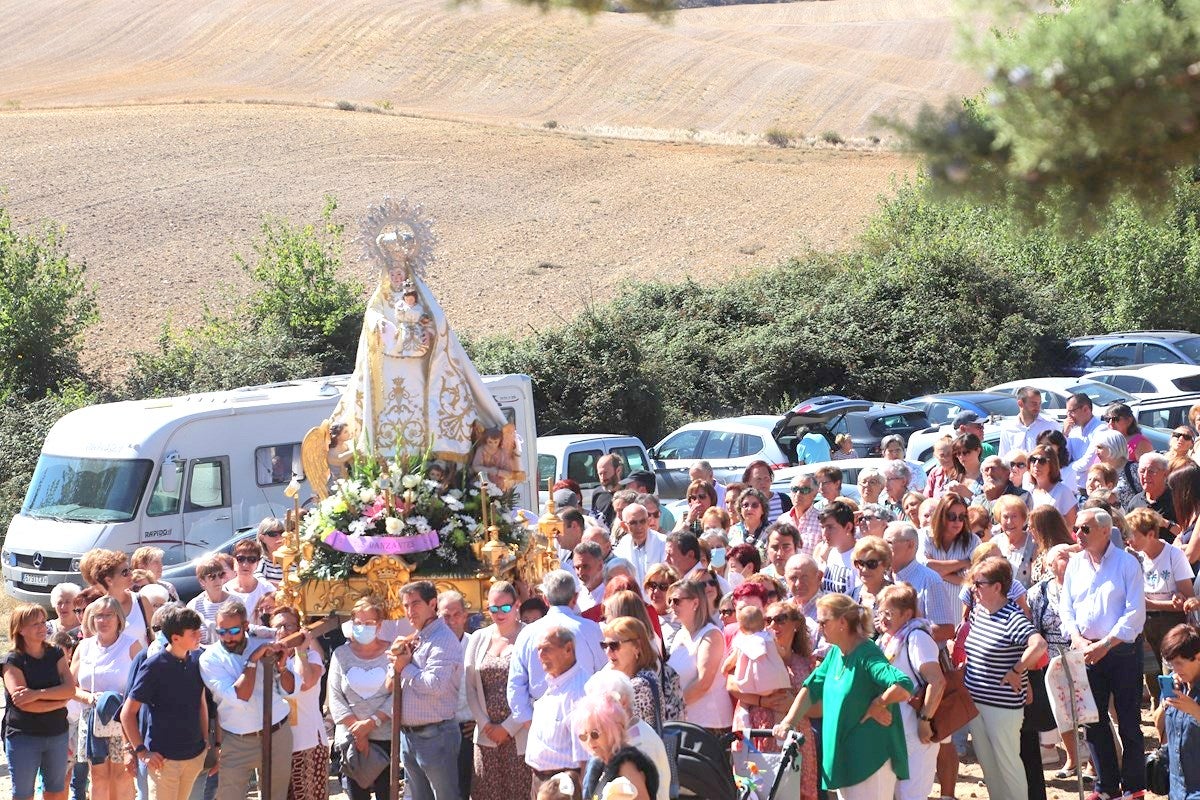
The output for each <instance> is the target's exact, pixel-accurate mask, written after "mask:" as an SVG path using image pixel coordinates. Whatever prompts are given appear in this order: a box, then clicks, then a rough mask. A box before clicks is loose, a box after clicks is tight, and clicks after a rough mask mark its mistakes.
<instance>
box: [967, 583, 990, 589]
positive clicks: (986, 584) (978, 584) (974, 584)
mask: <svg viewBox="0 0 1200 800" xmlns="http://www.w3.org/2000/svg"><path fill="white" fill-rule="evenodd" d="M993 583H995V581H971V585H972V586H974V587H975V588H976V589H978V588H979V587H980V586H989V585H991V584H993Z"/></svg>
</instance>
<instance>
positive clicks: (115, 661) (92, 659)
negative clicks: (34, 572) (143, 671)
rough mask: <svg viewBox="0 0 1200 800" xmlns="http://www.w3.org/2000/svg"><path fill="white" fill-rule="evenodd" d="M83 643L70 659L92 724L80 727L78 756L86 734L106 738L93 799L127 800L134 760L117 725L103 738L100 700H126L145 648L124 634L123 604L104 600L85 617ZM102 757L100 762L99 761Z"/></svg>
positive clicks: (85, 746)
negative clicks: (110, 696) (114, 697)
mask: <svg viewBox="0 0 1200 800" xmlns="http://www.w3.org/2000/svg"><path fill="white" fill-rule="evenodd" d="M83 632H84V634H85V638H84V639H82V640H81V641H80V642H79V646H78V647H76V648H75V655H74V656H73V657H72V659H71V675H72V677H74V679H75V686H76V689H75V699H76V700H78V701H79V702H80V703H82V704H83V705H84V706H88V707H89V711H88V712H87V715H88V719H89V721H88V724H87V725H83V726H80V739H81V741H80V744H79V749H78V752H79V753H80V754H84V753H87V751H88V739H87V737H88V735H89V734H90V735H91V736H92V737H93V738H103V739H104V742H105V751H106V752H103V753H99V752H98V753H97V754H96V756H95V757H93V758H92V767H91V780H92V798H93V800H126V798H128V797H131V796H132V795H133V774H134V772H135V771H136V767H135V766H134V761H133V755H132V753H130V752H128V748H127V747H126V745H125V736H124V733H123V732H122V731H121V730H120V729H119V726H117V725H114V726H113V727H114V728H117V730H114V731H113V732H112V733H111V735H109V734H106V735H103V736H101V735H100V734H99V733H98V731H99V728H100V725H101V721H100V718H99V714H100V710H99V707H98V706H97V701H98V700H100V699H101V698H102V696H103V695H104V694H105V693H106V692H113V693H115V694H117V695H120V697H121V698H122V699H124V697H125V694H126V692H127V691H128V690H129V678H130V675H129V672H130V668H131V667H132V666H133V658H134V656H136V655H137V653H138V651H139V650H141V649H142V645H141V644H139V643H138V641H137V640H136V639H135V638H134V637H133V636H131V635H130V634H128V633H126V632H125V615H124V613H123V612H122V611H121V606H120V604H119V603H118V602H117V601H116V600H115V599H113V598H112V597H110V596H109V595H105V596H104V597H101V598H100V599H99V600H96V601H94V602H92V604H91V605H89V606H88V607H87V609H86V610H85V611H84V612H83ZM101 755H103V756H104V758H103V760H102V761H99V762H98V763H97V758H99V757H100V756H101Z"/></svg>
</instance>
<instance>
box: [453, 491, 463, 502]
mask: <svg viewBox="0 0 1200 800" xmlns="http://www.w3.org/2000/svg"><path fill="white" fill-rule="evenodd" d="M450 496H451V497H453V498H454V499H455V500H461V499H462V496H463V493H462V490H461V489H451V490H450Z"/></svg>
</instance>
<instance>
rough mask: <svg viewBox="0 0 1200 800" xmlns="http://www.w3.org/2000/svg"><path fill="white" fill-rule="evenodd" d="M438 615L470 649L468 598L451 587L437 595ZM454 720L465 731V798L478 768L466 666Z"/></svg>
mask: <svg viewBox="0 0 1200 800" xmlns="http://www.w3.org/2000/svg"><path fill="white" fill-rule="evenodd" d="M438 616H439V617H441V618H442V622H444V623H446V625H447V626H448V627H449V628H450V630H451V632H453V633H454V635H455V636H457V637H458V641H459V643H460V644H461V645H462V646H463V652H464V653H465V652H466V651H467V642H469V641H470V639H471V634H470V633H468V632H467V622H468V621H469V618H470V615H469V614H468V613H467V601H466V598H464V597H463V596H462V594H460V593H459V592H456V591H454V590H453V589H448V590H446V591H444V592H442V593H440V594H439V595H438ZM454 719H455V721H457V722H458V727H459V730H460V732H461V733H462V744H461V746H460V747H459V750H458V791H459V795H460V796H461V799H462V800H469V798H470V797H471V777H472V775H473V773H474V772H475V769H474V766H475V738H474V737H475V717H474V716H473V715H472V714H471V709H470V707H468V706H467V673H466V671H465V670H464V671H463V674H462V678H461V679H460V680H459V683H458V711H457V712H456V713H455V714H454Z"/></svg>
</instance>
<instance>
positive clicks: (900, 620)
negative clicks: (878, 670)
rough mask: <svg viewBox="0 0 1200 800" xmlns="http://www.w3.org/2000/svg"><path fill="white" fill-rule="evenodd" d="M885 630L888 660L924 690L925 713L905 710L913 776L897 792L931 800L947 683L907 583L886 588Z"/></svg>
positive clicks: (910, 799)
mask: <svg viewBox="0 0 1200 800" xmlns="http://www.w3.org/2000/svg"><path fill="white" fill-rule="evenodd" d="M876 616H877V617H878V618H879V621H880V623H881V624H882V627H883V635H882V636H881V637H880V638H879V640H878V644H879V647H880V649H881V650H883V654H884V655H885V656H886V657H887V659H888V661H890V662H891V663H892V665H893V666H895V667H896V668H897V669H899V670H900V671H901V672H903V673H904V674H905V675H907V676H908V679H909V680H911V681H912V682H913V685H914V686H916V687H919V691H918V694H919V696H920V697H921V701H922V703H921V711H920V713H919V715H918V712H917V711H916V709H914V708H913V706H911V705H910V704H908V703H904V704H903V705H901V706H900V718H901V719H902V720H903V722H904V741H905V744H906V746H907V747H908V774H909V777H908V778H907V779H906V780H902V781H900V783H899V785H898V786H897V787H896V798H897V800H925V798H927V797H929V792H930V790H932V789H933V778H934V773H935V772H936V770H937V756H938V741H937V740H936V739H934V738H933V729H932V727H931V722H932V720H933V715H934V713H935V712H936V711H937V707H938V704H939V703H941V701H942V692H943V691H945V688H946V679H945V676H944V675H943V674H942V667H941V664H940V662H939V661H938V644H937V642H935V641H934V639H933V632H932V628H931V627H930V625H929V622H928V621H927V620H924V619H921V617H920V615H919V614H918V613H917V593H916V590H915V589H913V588H912V587H911V586H909V585H908V584H907V583H898V584H895V585H893V586H888V587H885V588H884V589H883V591H882V592H881V593H880V596H879V611H878V612H877V615H876Z"/></svg>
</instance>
